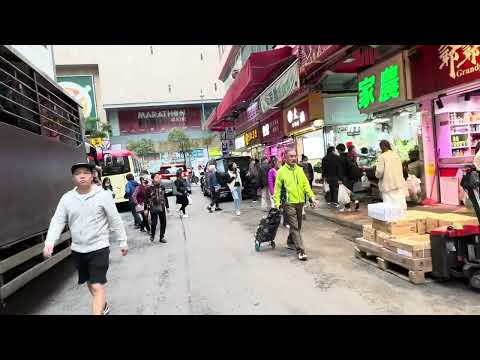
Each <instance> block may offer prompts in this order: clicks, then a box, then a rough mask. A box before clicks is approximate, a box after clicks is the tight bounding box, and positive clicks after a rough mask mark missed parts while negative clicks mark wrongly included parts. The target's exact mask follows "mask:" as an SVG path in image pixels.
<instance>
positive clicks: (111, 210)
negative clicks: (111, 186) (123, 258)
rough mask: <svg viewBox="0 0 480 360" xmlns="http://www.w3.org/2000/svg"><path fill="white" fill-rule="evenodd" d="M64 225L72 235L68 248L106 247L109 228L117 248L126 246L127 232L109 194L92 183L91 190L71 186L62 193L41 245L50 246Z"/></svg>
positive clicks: (108, 243)
mask: <svg viewBox="0 0 480 360" xmlns="http://www.w3.org/2000/svg"><path fill="white" fill-rule="evenodd" d="M65 225H68V227H69V228H70V233H71V235H72V246H71V249H72V251H76V252H79V253H89V252H92V251H96V250H100V249H103V248H106V247H109V246H110V242H109V236H110V231H112V232H113V235H114V236H115V237H116V239H117V240H118V241H119V242H120V247H122V248H126V247H127V234H126V232H125V229H124V227H123V222H122V219H121V217H120V214H119V213H118V211H117V208H116V206H115V203H114V201H113V199H112V195H111V194H110V193H109V192H108V191H105V190H103V189H102V188H101V187H98V186H92V191H91V192H90V193H88V194H85V195H81V194H79V193H78V192H77V189H76V188H75V189H73V190H70V191H69V192H67V193H66V194H64V195H63V196H62V198H61V199H60V202H59V203H58V206H57V210H56V211H55V215H53V218H52V221H51V222H50V227H49V229H48V233H47V239H46V240H45V245H54V244H55V242H56V241H58V239H59V238H60V235H61V234H62V231H63V229H64V228H65Z"/></svg>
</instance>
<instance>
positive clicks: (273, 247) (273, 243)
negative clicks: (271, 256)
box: [270, 241, 275, 249]
mask: <svg viewBox="0 0 480 360" xmlns="http://www.w3.org/2000/svg"><path fill="white" fill-rule="evenodd" d="M270 245H271V246H272V249H275V241H272V242H270Z"/></svg>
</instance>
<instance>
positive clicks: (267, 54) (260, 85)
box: [205, 46, 294, 130]
mask: <svg viewBox="0 0 480 360" xmlns="http://www.w3.org/2000/svg"><path fill="white" fill-rule="evenodd" d="M293 60H294V56H292V48H291V47H290V46H286V47H283V48H280V49H275V50H269V51H261V52H256V53H252V54H251V55H250V57H249V58H248V60H247V62H246V63H245V65H244V66H243V67H242V69H241V70H240V72H239V73H238V75H237V77H236V79H235V81H234V82H233V84H232V85H231V86H230V88H229V89H228V91H227V93H226V94H225V96H224V97H223V99H222V102H221V103H220V104H219V105H218V107H217V109H216V113H215V116H210V117H209V118H208V120H207V122H206V124H205V127H206V128H207V129H209V130H214V129H215V128H216V127H219V126H220V127H225V126H228V125H225V124H222V122H224V120H225V118H227V117H228V116H229V115H231V114H232V112H234V111H235V110H236V107H237V106H238V105H240V104H241V103H242V102H245V101H250V100H251V99H252V98H253V97H255V96H256V95H258V93H259V92H260V91H261V90H263V89H264V88H265V87H266V86H267V85H268V83H267V81H268V80H269V79H270V78H271V77H272V76H274V75H278V74H277V72H279V71H281V70H283V69H284V66H286V65H288V64H289V63H291V61H293Z"/></svg>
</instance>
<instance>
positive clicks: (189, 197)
mask: <svg viewBox="0 0 480 360" xmlns="http://www.w3.org/2000/svg"><path fill="white" fill-rule="evenodd" d="M187 198H188V205H192V197H191V196H190V195H188V196H187Z"/></svg>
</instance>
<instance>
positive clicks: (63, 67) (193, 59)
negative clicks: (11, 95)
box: [54, 45, 224, 155]
mask: <svg viewBox="0 0 480 360" xmlns="http://www.w3.org/2000/svg"><path fill="white" fill-rule="evenodd" d="M54 54H55V60H56V64H57V79H58V81H59V83H60V84H66V85H65V86H67V87H68V86H70V87H71V89H70V91H71V92H72V93H74V92H76V93H77V94H80V95H81V93H83V97H84V100H83V101H82V100H79V101H80V102H81V103H84V104H87V106H86V107H88V108H89V109H90V110H91V111H90V112H89V114H86V115H87V116H86V118H89V117H96V118H97V119H98V120H100V122H107V123H109V124H110V126H111V129H112V134H111V135H112V136H111V138H110V142H111V146H113V147H115V148H117V149H118V148H121V149H125V148H126V147H127V145H128V143H129V142H132V141H136V140H140V139H151V140H153V142H154V143H155V144H160V143H162V142H165V141H166V140H167V138H168V133H169V131H170V130H171V129H172V128H174V127H180V128H184V129H185V131H186V133H187V135H188V136H189V137H190V138H191V139H193V140H199V139H201V138H203V137H205V136H207V135H208V132H207V131H204V130H203V129H202V124H203V123H204V121H205V119H206V118H207V117H208V116H209V114H210V112H211V111H212V109H213V108H214V107H215V106H216V105H218V103H219V102H220V100H221V98H222V97H223V94H224V86H223V83H222V82H221V81H219V80H217V76H216V75H217V70H218V66H219V57H218V48H217V46H214V45H188V46H185V45H161V46H160V45H106V46H103V45H102V46H98V45H97V46H94V45H61V46H55V47H54ZM88 81H90V82H88ZM67 91H68V90H67ZM156 150H157V151H158V152H160V149H158V148H157V149H156ZM157 155H160V154H157Z"/></svg>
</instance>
